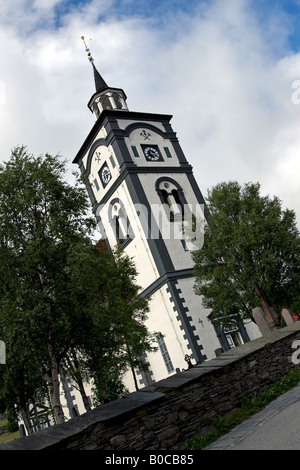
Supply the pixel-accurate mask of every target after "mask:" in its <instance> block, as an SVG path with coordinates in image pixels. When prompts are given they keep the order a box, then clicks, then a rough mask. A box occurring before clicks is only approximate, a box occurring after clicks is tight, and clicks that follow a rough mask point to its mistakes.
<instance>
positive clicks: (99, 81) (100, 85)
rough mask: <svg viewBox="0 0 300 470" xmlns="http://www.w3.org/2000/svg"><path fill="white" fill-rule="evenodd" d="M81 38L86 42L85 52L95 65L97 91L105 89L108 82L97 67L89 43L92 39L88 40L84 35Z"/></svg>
mask: <svg viewBox="0 0 300 470" xmlns="http://www.w3.org/2000/svg"><path fill="white" fill-rule="evenodd" d="M81 39H82V40H83V42H84V45H85V52H86V53H87V56H88V59H89V61H90V62H91V64H92V66H93V70H94V80H95V87H96V93H98V92H99V91H103V90H105V89H106V88H108V85H107V84H106V82H105V80H103V78H102V76H101V75H100V73H99V72H98V70H97V69H96V67H95V64H94V59H93V56H92V54H91V51H90V49H89V47H88V43H89V41H91V39H88V40H86V39H85V37H84V36H81Z"/></svg>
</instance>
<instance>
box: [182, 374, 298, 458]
mask: <svg viewBox="0 0 300 470" xmlns="http://www.w3.org/2000/svg"><path fill="white" fill-rule="evenodd" d="M299 381H300V368H298V367H297V368H295V369H292V370H290V371H289V372H288V374H287V375H286V376H285V377H283V378H282V379H280V380H278V381H277V382H275V383H274V384H272V385H269V386H266V387H264V388H263V389H262V390H261V391H260V392H258V393H254V394H253V395H252V396H251V397H247V398H243V399H242V404H241V408H240V409H239V410H237V411H235V412H233V413H231V414H229V415H227V416H226V417H222V416H218V417H217V418H215V419H214V420H213V421H212V425H211V427H212V431H211V432H210V433H208V434H206V435H202V436H195V437H194V438H192V439H190V440H189V441H188V442H187V443H186V444H185V446H184V448H183V449H184V450H202V449H204V448H205V447H207V446H208V445H209V444H211V443H213V442H214V441H216V440H217V439H219V438H220V437H221V436H223V435H224V434H227V433H228V432H229V431H231V430H232V429H233V428H235V427H236V426H238V425H239V424H241V423H242V422H243V421H244V420H245V419H248V418H250V417H251V416H252V415H253V414H255V413H257V412H258V411H261V410H262V409H264V408H265V407H266V406H267V405H268V404H269V403H271V402H272V401H273V400H275V399H276V398H278V397H279V396H280V395H282V394H283V393H285V392H287V391H289V390H291V389H292V388H294V387H296V386H297V385H298V384H299Z"/></svg>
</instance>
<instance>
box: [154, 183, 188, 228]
mask: <svg viewBox="0 0 300 470" xmlns="http://www.w3.org/2000/svg"><path fill="white" fill-rule="evenodd" d="M156 190H157V192H158V195H159V197H160V199H161V202H162V203H163V204H164V206H165V208H166V210H167V211H168V213H167V215H168V216H169V218H170V221H173V220H181V219H183V218H184V205H185V200H184V197H183V191H182V189H181V187H180V186H179V184H178V183H176V182H175V181H174V180H171V178H161V179H160V180H159V181H158V182H157V185H156Z"/></svg>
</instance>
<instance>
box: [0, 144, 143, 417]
mask: <svg viewBox="0 0 300 470" xmlns="http://www.w3.org/2000/svg"><path fill="white" fill-rule="evenodd" d="M65 169H66V164H65V162H62V161H61V159H60V158H59V157H52V156H50V155H45V156H40V157H37V158H35V157H34V156H32V155H30V154H29V153H28V152H27V150H26V148H24V147H18V148H16V149H15V150H14V151H13V152H12V156H11V159H10V160H9V161H8V162H7V163H6V164H5V165H3V166H2V167H0V274H1V278H2V284H1V286H0V337H1V339H2V340H4V341H5V343H6V345H7V348H8V358H9V360H8V361H7V365H6V373H5V384H4V385H3V384H2V385H0V387H1V390H2V395H3V393H4V395H5V394H6V398H8V396H10V403H12V401H13V400H15V402H16V405H17V406H19V409H20V410H21V408H22V407H23V408H24V406H25V405H26V406H25V408H26V410H25V411H26V413H27V414H28V406H29V403H30V401H34V400H36V399H37V395H38V398H39V400H40V395H41V393H42V394H43V393H44V396H45V398H46V395H49V397H50V404H51V409H52V412H53V416H54V419H55V422H56V423H61V422H63V421H64V415H63V410H62V405H61V401H60V372H62V373H65V371H66V369H68V373H69V374H70V375H72V374H73V377H74V378H76V380H77V383H78V386H79V389H80V391H81V393H82V395H83V397H84V388H83V382H84V380H88V379H94V383H95V384H96V385H97V384H100V383H101V381H102V383H103V382H104V383H105V380H104V378H105V377H106V376H105V374H103V372H104V371H108V370H117V369H118V370H119V376H118V377H119V378H118V380H119V379H120V377H121V376H122V372H123V371H124V370H125V369H126V365H127V367H128V361H129V359H128V357H126V355H125V354H124V352H123V346H124V344H125V337H126V338H128V339H127V343H126V344H127V345H128V347H129V348H130V351H131V357H133V358H134V362H133V363H134V364H135V365H136V364H137V356H138V355H139V354H141V353H142V351H145V350H147V348H150V345H149V338H150V337H149V334H148V332H147V330H146V329H145V327H144V325H143V324H142V323H143V321H144V319H145V315H146V312H147V301H145V300H143V299H140V298H139V296H138V289H139V288H138V287H137V286H135V284H134V278H135V268H134V266H133V264H132V262H131V261H130V260H128V259H127V258H126V256H124V255H121V254H117V253H116V254H114V253H111V252H108V251H103V250H100V249H99V247H96V246H94V245H93V244H92V242H91V239H90V237H91V234H92V230H93V229H94V226H95V222H94V219H91V218H90V217H89V216H88V212H89V204H88V201H87V195H86V190H85V188H84V187H83V185H81V183H80V182H79V181H77V183H76V184H75V185H72V186H71V185H69V184H68V183H66V181H65V180H64V174H65ZM133 331H135V334H136V338H138V339H136V338H135V337H134V336H133V335H132V332H133ZM133 337H134V339H133ZM28 364H30V367H29V366H28ZM114 375H115V376H116V374H114ZM16 377H19V380H20V383H18V387H16V390H15V391H16V393H15V394H10V391H11V389H12V388H11V384H12V383H13V381H14V380H17V379H16ZM41 378H42V379H43V382H41V380H40V379H41ZM23 379H24V380H23ZM25 379H26V380H25ZM22 380H23V383H21V381H22ZM107 381H108V379H107ZM111 382H112V380H111V378H110V385H109V387H110V389H113V385H112V383H111ZM23 386H24V387H25V388H26V390H24V393H23V391H22V387H23ZM37 392H40V393H37ZM16 394H18V396H23V397H24V400H25V403H21V402H20V401H18V399H17V398H18V397H17V396H16ZM85 398H86V397H85ZM85 403H86V405H87V402H86V401H85ZM23 405H24V406H23ZM26 413H24V416H25V415H26ZM26 416H27V415H26Z"/></svg>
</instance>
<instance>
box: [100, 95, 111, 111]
mask: <svg viewBox="0 0 300 470" xmlns="http://www.w3.org/2000/svg"><path fill="white" fill-rule="evenodd" d="M100 103H101V106H102V109H112V105H111V102H110V99H109V97H108V96H106V95H103V96H101V98H100Z"/></svg>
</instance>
